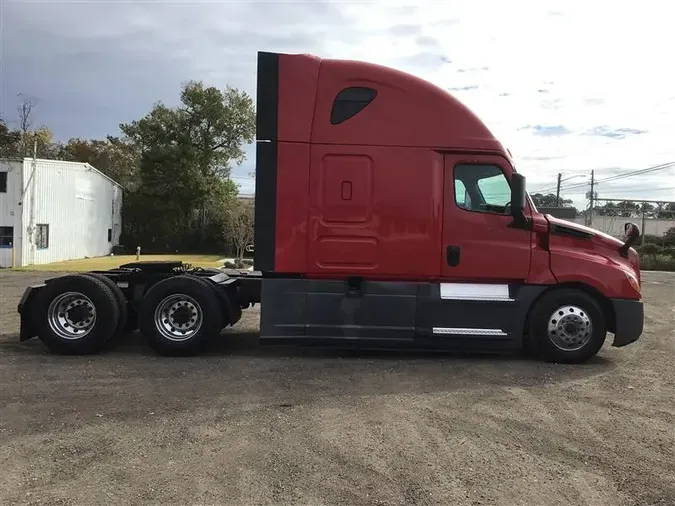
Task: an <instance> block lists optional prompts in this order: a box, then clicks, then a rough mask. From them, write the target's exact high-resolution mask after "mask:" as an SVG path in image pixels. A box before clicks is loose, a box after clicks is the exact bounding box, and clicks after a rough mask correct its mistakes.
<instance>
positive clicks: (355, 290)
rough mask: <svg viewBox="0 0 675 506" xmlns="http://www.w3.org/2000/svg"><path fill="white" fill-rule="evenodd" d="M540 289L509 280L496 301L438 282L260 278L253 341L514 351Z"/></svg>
mask: <svg viewBox="0 0 675 506" xmlns="http://www.w3.org/2000/svg"><path fill="white" fill-rule="evenodd" d="M504 289H505V290H506V287H504ZM545 289H546V287H545V286H538V285H537V286H535V285H511V286H509V287H508V292H506V293H505V294H504V295H503V296H502V297H498V298H494V297H493V298H486V297H483V298H482V299H481V298H477V297H472V298H467V297H463V298H461V297H457V296H456V297H454V298H453V297H449V298H448V297H446V296H445V295H444V296H443V297H445V298H443V297H442V295H441V292H442V290H441V284H439V283H404V282H400V283H399V282H379V281H363V280H359V279H351V280H344V281H340V280H335V281H329V280H306V279H265V280H263V287H262V301H261V302H262V304H261V321H260V341H261V343H268V344H278V343H290V342H293V343H295V344H307V345H328V346H340V347H342V346H345V347H351V346H358V347H362V346H363V347H372V348H391V347H393V348H399V347H403V348H417V349H464V350H471V349H476V350H484V349H486V348H489V349H496V350H513V349H520V348H521V346H522V342H523V333H524V330H525V324H526V319H527V314H528V311H529V308H530V307H531V305H532V303H533V302H534V300H535V299H536V298H537V297H538V296H539V295H540V294H541V293H542V292H543V291H544V290H545Z"/></svg>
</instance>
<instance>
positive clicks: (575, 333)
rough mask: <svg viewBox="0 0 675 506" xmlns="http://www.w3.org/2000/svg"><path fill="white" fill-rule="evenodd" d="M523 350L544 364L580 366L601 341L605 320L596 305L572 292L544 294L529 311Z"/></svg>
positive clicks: (576, 292)
mask: <svg viewBox="0 0 675 506" xmlns="http://www.w3.org/2000/svg"><path fill="white" fill-rule="evenodd" d="M527 331H528V337H527V340H528V342H527V344H526V349H527V350H528V351H529V352H530V353H532V354H534V355H536V356H538V357H539V358H541V359H543V360H545V361H547V362H558V363H581V362H585V361H587V360H588V359H590V358H591V357H593V356H595V355H596V354H597V353H598V351H600V348H602V345H603V344H604V342H605V337H606V336H607V321H606V318H605V315H604V313H603V311H602V308H601V307H600V304H598V302H597V301H596V300H595V299H594V298H593V297H592V296H590V295H588V294H587V293H585V292H583V291H581V290H575V289H560V290H553V291H551V292H548V293H545V294H544V295H543V296H542V297H541V298H540V299H539V300H538V301H537V302H536V303H535V305H534V307H533V308H532V311H531V312H530V317H529V319H528V325H527Z"/></svg>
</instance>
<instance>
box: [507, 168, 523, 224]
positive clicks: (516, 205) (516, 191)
mask: <svg viewBox="0 0 675 506" xmlns="http://www.w3.org/2000/svg"><path fill="white" fill-rule="evenodd" d="M526 194H527V193H526V191H525V176H523V175H522V174H517V173H514V174H513V176H512V177H511V214H512V215H513V217H514V218H515V217H516V216H521V215H522V214H523V213H524V212H525V195H526Z"/></svg>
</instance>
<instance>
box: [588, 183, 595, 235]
mask: <svg viewBox="0 0 675 506" xmlns="http://www.w3.org/2000/svg"><path fill="white" fill-rule="evenodd" d="M594 201H595V171H594V170H592V171H591V204H590V206H589V212H588V226H593V204H594Z"/></svg>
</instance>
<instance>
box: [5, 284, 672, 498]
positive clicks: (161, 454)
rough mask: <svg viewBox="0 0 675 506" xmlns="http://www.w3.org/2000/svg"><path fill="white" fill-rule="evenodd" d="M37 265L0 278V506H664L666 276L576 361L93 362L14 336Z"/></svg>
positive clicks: (239, 337)
mask: <svg viewBox="0 0 675 506" xmlns="http://www.w3.org/2000/svg"><path fill="white" fill-rule="evenodd" d="M44 276H45V274H44V273H38V274H35V273H33V274H29V273H0V295H1V300H0V318H1V322H0V323H1V327H2V328H1V330H0V331H1V332H2V334H1V335H0V504H2V505H13V504H17V505H19V504H20V505H24V504H26V505H37V504H40V505H87V506H89V505H115V506H122V505H127V504H128V505H170V504H171V505H172V504H178V505H194V506H216V505H218V506H220V505H230V504H231V505H236V506H245V505H266V504H280V505H284V506H286V505H329V504H330V505H346V506H359V505H390V504H391V505H427V504H434V505H436V504H438V505H444V506H463V505H504V506H515V505H533V506H547V505H561V506H562V505H565V506H569V505H590V506H600V505H607V506H621V505H636V506H638V505H639V506H648V505H675V358H674V355H675V275H672V274H663V273H645V274H644V292H645V300H646V331H645V334H644V335H643V337H642V339H641V340H640V341H638V342H637V343H635V344H634V345H631V346H629V347H627V348H624V349H614V348H611V347H610V346H608V345H606V346H605V348H603V350H602V351H601V352H600V355H599V357H598V358H596V359H594V360H593V361H592V362H591V363H589V364H586V365H582V366H564V365H553V364H543V363H538V362H534V361H528V360H525V359H522V358H520V357H501V358H495V357H475V356H474V357H458V356H448V355H442V356H433V355H401V354H396V353H390V354H382V353H359V354H353V353H352V354H350V353H327V352H318V351H316V352H311V353H309V352H300V351H298V350H297V349H295V348H290V349H288V348H281V349H276V348H274V349H271V348H260V347H258V346H257V345H256V342H255V339H256V334H255V332H256V327H257V316H258V315H257V313H256V312H255V311H253V312H249V313H248V314H247V316H246V318H245V320H244V321H242V322H241V323H239V324H238V325H237V326H236V327H235V329H233V331H232V332H229V333H228V335H227V336H225V338H224V339H223V340H222V343H220V344H219V345H218V346H217V347H216V348H215V349H213V350H211V351H210V352H209V353H208V354H206V355H205V356H200V357H195V358H190V359H184V358H179V359H168V358H160V357H157V356H155V355H154V354H153V353H152V352H151V351H150V350H149V349H148V348H146V347H145V345H144V344H143V343H142V341H141V340H140V339H134V337H135V336H132V337H131V338H125V340H124V341H122V342H121V343H120V344H119V345H117V346H116V347H115V348H114V349H112V350H110V351H108V352H106V353H105V354H102V355H100V356H94V357H60V356H52V355H49V354H48V353H47V352H46V349H45V348H44V347H43V346H42V344H41V343H40V342H39V341H30V342H28V343H25V344H21V345H19V344H16V340H17V336H16V333H17V331H18V318H17V315H16V304H17V302H18V300H19V297H20V294H21V293H22V291H23V289H24V287H25V286H26V285H28V284H30V283H31V282H35V281H37V280H41V279H43V278H44Z"/></svg>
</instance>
